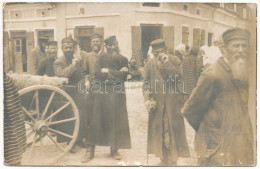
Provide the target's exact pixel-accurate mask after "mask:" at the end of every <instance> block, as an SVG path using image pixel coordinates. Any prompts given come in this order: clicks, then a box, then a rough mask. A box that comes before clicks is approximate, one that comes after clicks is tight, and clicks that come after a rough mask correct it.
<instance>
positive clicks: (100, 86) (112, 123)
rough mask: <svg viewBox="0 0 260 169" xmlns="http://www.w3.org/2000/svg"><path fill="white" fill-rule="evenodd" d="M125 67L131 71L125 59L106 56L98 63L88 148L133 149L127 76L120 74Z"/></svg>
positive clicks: (90, 115) (93, 90) (93, 86)
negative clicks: (129, 120)
mask: <svg viewBox="0 0 260 169" xmlns="http://www.w3.org/2000/svg"><path fill="white" fill-rule="evenodd" d="M123 67H128V60H127V58H126V57H124V56H122V55H120V56H119V57H117V58H112V57H110V56H108V55H107V54H104V55H102V56H100V57H99V58H98V60H97V62H96V69H95V80H94V81H92V87H91V91H92V93H93V94H94V101H93V109H92V111H91V112H90V113H89V116H88V117H89V119H88V121H89V124H88V128H89V130H88V131H87V143H88V144H92V145H100V146H112V147H117V148H119V149H129V148H131V142H130V131H129V124H128V115H127V108H126V95H125V87H124V82H125V81H126V79H127V72H122V71H120V69H121V68H123ZM102 68H107V69H109V72H108V73H101V69H102Z"/></svg>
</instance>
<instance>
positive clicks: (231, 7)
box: [225, 3, 235, 11]
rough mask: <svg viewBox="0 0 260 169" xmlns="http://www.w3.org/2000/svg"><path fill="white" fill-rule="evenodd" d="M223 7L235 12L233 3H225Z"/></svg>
mask: <svg viewBox="0 0 260 169" xmlns="http://www.w3.org/2000/svg"><path fill="white" fill-rule="evenodd" d="M225 6H226V8H227V9H228V10H231V11H234V10H235V5H234V4H233V3H226V4H225Z"/></svg>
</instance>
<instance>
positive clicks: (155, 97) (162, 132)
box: [143, 39, 189, 166]
mask: <svg viewBox="0 0 260 169" xmlns="http://www.w3.org/2000/svg"><path fill="white" fill-rule="evenodd" d="M151 46H152V52H153V54H154V58H153V59H151V60H149V61H148V63H147V64H146V65H145V70H144V84H143V95H144V100H145V106H146V108H147V110H148V112H149V122H148V149H147V153H148V154H155V155H156V156H157V157H159V158H160V159H161V163H160V164H159V165H166V166H167V165H177V160H178V157H189V148H188V144H187V140H186V135H185V126H184V119H183V117H182V116H181V114H180V109H181V105H180V101H179V96H178V94H179V90H178V89H177V88H178V85H177V84H178V82H179V79H180V78H181V76H182V65H181V61H180V60H179V58H178V57H177V56H172V55H168V53H167V47H166V44H165V41H164V40H162V39H157V40H154V41H152V42H151Z"/></svg>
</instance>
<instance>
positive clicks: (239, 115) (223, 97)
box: [183, 58, 254, 166]
mask: <svg viewBox="0 0 260 169" xmlns="http://www.w3.org/2000/svg"><path fill="white" fill-rule="evenodd" d="M247 87H248V85H246V84H242V83H238V81H236V80H235V79H234V78H233V76H232V71H231V68H230V66H229V65H227V63H226V62H225V60H224V58H220V59H219V60H218V61H217V62H216V63H215V64H213V65H211V66H210V67H209V68H208V69H206V70H205V71H204V72H203V73H202V75H201V77H200V79H199V81H198V84H197V87H196V88H195V89H194V90H193V92H192V93H191V95H190V97H189V99H188V100H187V102H186V103H185V105H184V108H183V114H184V115H185V117H186V118H187V120H188V121H189V123H190V124H191V126H192V127H193V128H194V129H195V130H196V138H195V150H196V151H197V155H198V157H199V165H221V166H222V165H229V166H230V165H235V166H237V165H253V145H254V143H253V137H252V126H251V121H250V118H249V114H248V111H247V97H248V92H247V91H248V89H247Z"/></svg>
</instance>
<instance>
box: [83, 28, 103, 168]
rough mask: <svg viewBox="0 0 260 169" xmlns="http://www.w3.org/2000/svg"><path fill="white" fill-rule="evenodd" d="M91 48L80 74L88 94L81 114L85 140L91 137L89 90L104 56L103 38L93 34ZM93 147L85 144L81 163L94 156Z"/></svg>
mask: <svg viewBox="0 0 260 169" xmlns="http://www.w3.org/2000/svg"><path fill="white" fill-rule="evenodd" d="M90 38H91V48H92V52H90V53H88V54H87V55H86V57H85V58H84V61H83V71H82V74H83V76H84V77H85V80H86V83H85V84H86V90H87V91H88V93H87V94H86V97H85V103H86V105H87V106H86V109H84V113H83V121H84V124H85V125H84V127H85V132H84V133H86V135H85V136H86V137H87V138H86V139H88V138H89V137H91V135H89V134H91V131H89V130H90V128H89V127H88V125H89V121H92V119H91V116H90V112H92V109H93V101H94V94H93V93H92V92H91V91H90V90H89V89H90V88H91V82H92V81H93V80H94V79H95V68H96V61H97V59H98V58H99V57H100V56H101V55H103V54H104V50H103V49H104V45H103V43H104V40H103V36H102V35H100V34H97V33H94V34H93V35H92V36H91V37H90ZM94 148H95V147H94V145H90V144H87V147H86V153H85V155H84V156H83V158H82V159H81V162H82V163H86V162H88V161H89V160H91V159H92V158H93V157H94V156H92V153H90V152H92V150H93V151H94Z"/></svg>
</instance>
